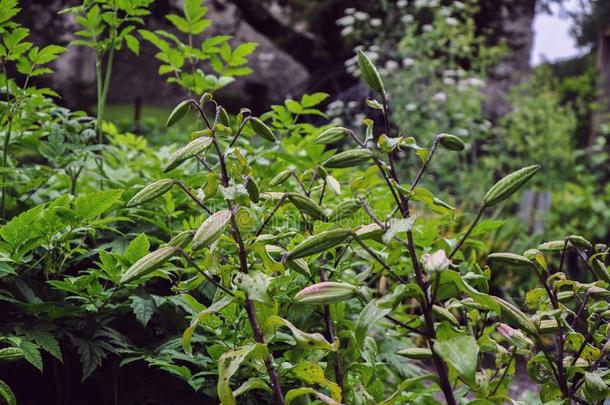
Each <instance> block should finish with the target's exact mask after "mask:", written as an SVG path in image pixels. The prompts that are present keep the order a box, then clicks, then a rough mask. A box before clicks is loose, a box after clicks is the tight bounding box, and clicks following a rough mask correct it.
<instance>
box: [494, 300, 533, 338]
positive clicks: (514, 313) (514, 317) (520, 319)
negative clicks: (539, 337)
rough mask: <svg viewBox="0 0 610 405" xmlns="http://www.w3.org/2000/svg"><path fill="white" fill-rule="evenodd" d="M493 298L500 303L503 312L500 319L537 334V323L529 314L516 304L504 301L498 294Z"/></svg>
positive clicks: (531, 333)
mask: <svg viewBox="0 0 610 405" xmlns="http://www.w3.org/2000/svg"><path fill="white" fill-rule="evenodd" d="M491 298H492V299H493V300H494V301H496V303H497V304H498V305H500V308H501V312H502V313H501V314H498V315H499V316H500V319H502V320H503V321H504V322H506V323H507V324H509V325H511V326H513V327H515V328H519V329H520V330H522V331H525V332H526V333H528V334H530V335H535V334H536V325H535V324H534V322H533V321H532V320H531V318H530V317H529V316H527V315H526V314H525V313H523V312H522V311H521V310H520V309H518V308H517V307H515V306H514V305H512V304H510V303H508V302H506V301H504V300H503V299H501V298H498V297H496V296H491Z"/></svg>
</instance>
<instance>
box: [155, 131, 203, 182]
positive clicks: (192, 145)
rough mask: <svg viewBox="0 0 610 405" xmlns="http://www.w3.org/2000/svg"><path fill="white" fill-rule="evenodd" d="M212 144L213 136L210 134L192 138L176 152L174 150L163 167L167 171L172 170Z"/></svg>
mask: <svg viewBox="0 0 610 405" xmlns="http://www.w3.org/2000/svg"><path fill="white" fill-rule="evenodd" d="M211 144H212V138H210V137H209V136H204V137H201V138H197V139H195V140H192V141H191V142H189V143H188V144H187V145H185V146H183V147H182V148H180V149H178V150H177V151H176V152H174V153H173V154H172V155H171V156H170V158H169V160H168V161H167V165H166V166H165V168H164V169H163V172H164V173H167V172H169V171H170V170H173V169H175V168H176V167H178V166H180V165H181V164H182V163H183V162H185V161H187V160H188V159H190V158H192V157H195V156H197V155H199V154H200V153H203V152H205V151H206V150H207V149H208V147H209V146H210V145H211Z"/></svg>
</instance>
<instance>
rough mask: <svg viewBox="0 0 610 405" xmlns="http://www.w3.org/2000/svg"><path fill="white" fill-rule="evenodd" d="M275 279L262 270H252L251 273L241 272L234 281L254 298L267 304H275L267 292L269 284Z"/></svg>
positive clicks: (247, 294) (248, 295)
mask: <svg viewBox="0 0 610 405" xmlns="http://www.w3.org/2000/svg"><path fill="white" fill-rule="evenodd" d="M272 281H273V277H270V276H268V275H266V274H264V273H261V272H260V271H252V272H250V273H247V274H246V273H239V274H237V275H236V276H235V278H234V279H233V282H234V283H235V285H236V286H237V288H239V289H240V290H242V291H245V292H246V296H247V297H248V298H249V299H251V300H253V301H257V302H260V303H262V304H265V305H267V306H272V305H273V300H272V299H271V297H270V296H269V293H267V290H268V289H269V285H270V284H271V282H272Z"/></svg>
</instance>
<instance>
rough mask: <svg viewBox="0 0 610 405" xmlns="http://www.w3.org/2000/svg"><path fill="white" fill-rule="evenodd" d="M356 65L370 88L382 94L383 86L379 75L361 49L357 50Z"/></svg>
mask: <svg viewBox="0 0 610 405" xmlns="http://www.w3.org/2000/svg"><path fill="white" fill-rule="evenodd" d="M358 66H359V67H360V73H362V77H363V78H364V81H365V82H366V84H367V85H368V86H369V87H370V89H371V90H373V91H374V92H376V93H378V94H380V95H384V94H385V88H384V86H383V81H381V76H380V75H379V72H378V71H377V68H376V67H375V65H374V64H373V62H372V61H371V59H370V58H369V57H368V56H367V54H366V53H364V52H363V51H358Z"/></svg>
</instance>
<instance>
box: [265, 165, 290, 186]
mask: <svg viewBox="0 0 610 405" xmlns="http://www.w3.org/2000/svg"><path fill="white" fill-rule="evenodd" d="M291 174H292V169H286V170H282V171H281V172H279V173H278V174H276V175H275V177H274V178H272V179H271V181H270V182H269V185H270V186H272V187H273V186H279V185H280V184H282V183H283V182H285V181H286V180H287V179H288V177H290V175H291Z"/></svg>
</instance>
